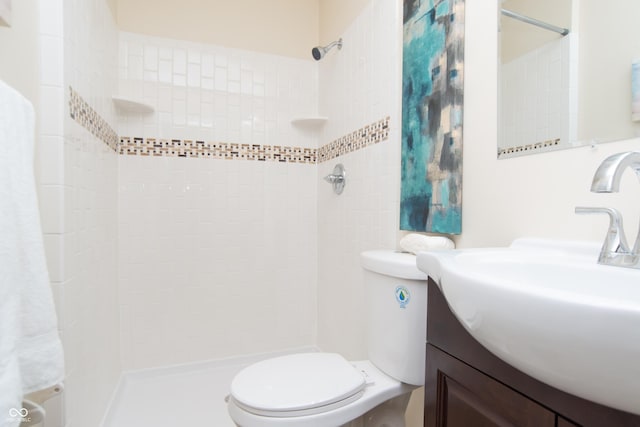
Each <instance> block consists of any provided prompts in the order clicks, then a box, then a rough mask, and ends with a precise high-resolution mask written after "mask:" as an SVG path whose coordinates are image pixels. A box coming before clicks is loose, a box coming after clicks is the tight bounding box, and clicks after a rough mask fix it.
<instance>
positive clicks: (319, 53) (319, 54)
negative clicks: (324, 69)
mask: <svg viewBox="0 0 640 427" xmlns="http://www.w3.org/2000/svg"><path fill="white" fill-rule="evenodd" d="M334 46H338V50H340V49H342V38H341V39H340V40H337V41H335V42H332V43H329V44H328V45H326V46H324V47H322V46H316V47H314V48H313V49H311V55H313V59H315V60H316V61H320V60H321V59H322V58H324V56H325V55H326V54H327V52H329V51H330V50H331V49H333V47H334Z"/></svg>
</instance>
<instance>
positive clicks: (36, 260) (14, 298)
mask: <svg viewBox="0 0 640 427" xmlns="http://www.w3.org/2000/svg"><path fill="white" fill-rule="evenodd" d="M34 124H35V118H34V111H33V106H32V105H31V104H30V103H29V101H27V100H26V99H25V98H24V97H23V96H22V95H20V94H19V93H18V92H16V91H15V90H14V89H13V88H11V87H9V86H7V85H6V84H5V83H4V82H2V81H0V236H1V238H0V425H2V426H15V425H18V424H20V416H19V414H20V413H21V412H22V411H21V410H22V409H23V408H22V399H23V394H25V393H30V392H34V391H38V390H40V389H43V388H47V387H50V386H52V385H54V384H57V383H60V382H61V381H62V380H63V377H64V362H63V360H64V358H63V353H62V344H61V343H60V338H59V336H58V328H57V319H56V313H55V307H54V305H53V296H52V292H51V288H50V285H49V274H48V271H47V266H46V260H45V255H44V245H43V241H42V231H41V228H40V216H39V211H38V200H37V195H36V184H35V177H34V170H33V160H34V129H35V127H34ZM17 414H18V415H17ZM3 423H4V424H3Z"/></svg>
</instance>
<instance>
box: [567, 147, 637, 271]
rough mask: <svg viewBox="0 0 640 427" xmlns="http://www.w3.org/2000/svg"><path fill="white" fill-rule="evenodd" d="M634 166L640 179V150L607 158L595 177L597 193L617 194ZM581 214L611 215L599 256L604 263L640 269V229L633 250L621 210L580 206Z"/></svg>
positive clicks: (592, 186) (578, 210)
mask: <svg viewBox="0 0 640 427" xmlns="http://www.w3.org/2000/svg"><path fill="white" fill-rule="evenodd" d="M627 167H630V168H631V169H633V171H634V172H635V173H636V175H637V176H638V179H640V152H637V151H629V152H625V153H618V154H614V155H612V156H609V157H607V158H606V159H605V160H604V161H603V162H602V163H601V164H600V166H599V167H598V169H597V170H596V173H595V174H594V176H593V182H592V184H591V191H592V192H593V193H613V192H618V191H619V190H620V178H621V177H622V173H623V172H624V171H625V170H626V169H627ZM575 212H576V213H577V214H591V213H604V214H607V215H609V230H608V231H607V236H606V238H605V241H604V244H603V245H602V249H601V251H600V256H599V257H598V262H599V263H600V264H606V265H615V266H619V267H629V268H638V269H640V230H639V231H638V237H636V241H635V243H634V245H633V248H631V249H629V245H628V244H627V241H626V239H625V236H624V230H623V228H622V217H621V215H620V212H618V211H617V210H615V209H612V208H585V207H576V210H575Z"/></svg>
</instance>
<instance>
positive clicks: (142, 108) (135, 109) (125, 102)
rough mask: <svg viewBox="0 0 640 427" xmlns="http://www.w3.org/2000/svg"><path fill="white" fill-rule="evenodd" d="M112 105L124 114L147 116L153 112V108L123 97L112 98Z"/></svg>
mask: <svg viewBox="0 0 640 427" xmlns="http://www.w3.org/2000/svg"><path fill="white" fill-rule="evenodd" d="M113 104H114V105H115V106H116V108H117V109H119V110H120V111H123V112H125V113H134V114H148V113H153V111H154V110H155V109H154V108H153V106H151V105H149V104H145V103H144V102H140V101H136V100H133V99H130V98H126V97H124V96H113Z"/></svg>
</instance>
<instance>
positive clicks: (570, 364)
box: [417, 239, 640, 414]
mask: <svg viewBox="0 0 640 427" xmlns="http://www.w3.org/2000/svg"><path fill="white" fill-rule="evenodd" d="M599 249H600V244H598V243H594V244H592V243H581V242H558V241H545V240H538V239H521V240H516V241H514V243H513V244H512V245H511V246H510V247H506V248H489V249H463V250H454V251H434V252H420V253H419V254H418V256H417V265H418V268H419V269H420V270H422V271H424V272H425V273H427V274H428V275H429V276H431V277H432V278H433V279H434V280H435V281H436V283H438V286H439V287H440V289H441V290H442V293H443V294H444V296H445V298H446V299H447V302H448V304H449V306H450V308H451V310H452V311H453V313H454V314H455V315H456V317H457V318H458V320H459V321H460V322H461V323H462V325H463V326H464V327H465V329H466V330H467V331H468V332H469V333H470V334H471V335H472V336H473V337H474V338H475V339H476V340H478V342H480V343H481V344H482V345H483V346H484V347H486V348H487V349H488V350H489V351H491V352H492V353H493V354H495V355H496V356H498V357H499V358H501V359H502V360H504V361H505V362H507V363H509V364H510V365H512V366H514V367H516V368H518V369H520V370H521V371H522V372H524V373H526V374H528V375H530V376H532V377H534V378H536V379H538V380H540V381H542V382H544V383H546V384H549V385H551V386H553V387H556V388H558V389H560V390H563V391H565V392H568V393H571V394H574V395H576V396H579V397H582V398H585V399H588V400H591V401H593V402H597V403H600V404H603V405H606V406H610V407H613V408H616V409H620V410H623V411H628V412H631V413H634V414H640V270H635V269H629V268H622V267H612V266H604V265H600V264H597V259H598V253H599Z"/></svg>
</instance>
